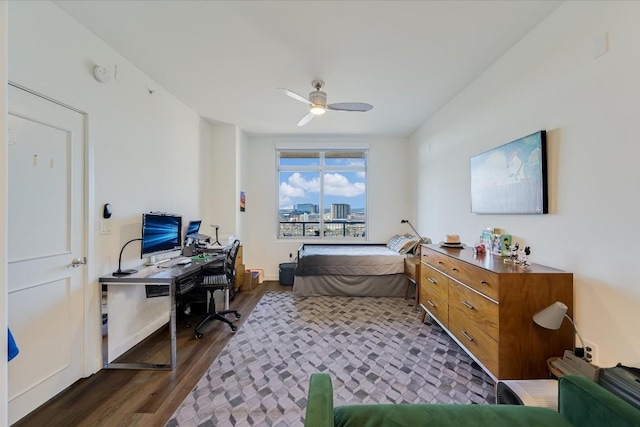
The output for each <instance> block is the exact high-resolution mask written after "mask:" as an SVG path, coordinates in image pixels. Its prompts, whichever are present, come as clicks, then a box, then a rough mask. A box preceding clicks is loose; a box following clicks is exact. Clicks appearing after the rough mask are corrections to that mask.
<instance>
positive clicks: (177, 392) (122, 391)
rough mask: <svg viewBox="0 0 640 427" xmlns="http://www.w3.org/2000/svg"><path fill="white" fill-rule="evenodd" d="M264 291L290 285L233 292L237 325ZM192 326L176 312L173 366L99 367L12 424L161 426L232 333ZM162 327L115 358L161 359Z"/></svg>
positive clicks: (220, 326)
mask: <svg viewBox="0 0 640 427" xmlns="http://www.w3.org/2000/svg"><path fill="white" fill-rule="evenodd" d="M267 291H282V292H290V291H291V287H287V286H281V285H280V284H279V283H278V282H264V283H263V284H262V285H259V286H258V287H257V288H256V289H254V290H252V291H242V292H240V293H238V294H237V295H236V297H235V299H234V301H233V302H232V303H231V308H233V309H236V310H238V311H239V312H240V313H241V314H242V318H241V319H240V320H239V321H238V322H237V323H236V325H238V327H240V325H242V323H243V322H244V321H245V320H246V319H247V317H248V316H249V314H250V313H251V311H252V310H253V308H254V307H255V306H256V304H257V303H258V301H260V298H262V296H263V295H264V293H265V292H267ZM231 317H232V316H231ZM194 320H197V319H194ZM194 326H195V323H194ZM194 326H192V327H191V328H186V327H185V326H184V322H182V321H181V319H180V318H178V324H177V334H176V335H177V351H178V362H177V365H178V366H177V368H176V369H175V370H173V371H146V370H141V371H134V370H104V369H103V370H101V371H99V372H97V373H96V374H94V375H92V376H91V377H89V378H84V379H81V380H80V381H78V382H76V383H75V384H73V385H72V386H71V387H69V388H68V389H66V390H65V391H63V392H62V393H60V394H59V395H57V396H56V397H54V398H53V399H51V400H50V401H48V402H47V403H45V404H44V405H42V406H41V407H40V408H38V409H37V410H35V411H34V412H32V413H31V414H29V415H27V416H26V417H25V418H23V419H22V420H20V421H19V422H17V423H15V424H14V426H16V427H25V426H37V427H41V426H47V427H54V426H60V427H70V426H118V427H119V426H145V427H146V426H164V425H165V423H166V422H167V421H168V420H169V417H170V416H171V415H172V414H173V412H174V411H175V410H176V409H177V408H178V406H179V405H180V403H181V402H182V401H183V400H184V399H185V397H187V395H188V394H189V392H190V391H191V390H192V389H193V387H194V386H195V385H196V383H197V382H198V380H199V379H200V378H201V377H202V376H203V375H204V373H205V372H206V371H207V369H208V368H209V366H210V365H211V364H212V363H213V361H214V360H215V358H216V357H217V356H218V354H219V353H220V352H221V351H222V349H223V348H224V346H225V345H226V344H227V342H229V340H230V339H231V338H232V337H233V334H232V333H231V332H230V329H229V327H228V325H226V324H224V323H222V322H218V321H212V322H210V323H209V325H208V326H207V327H206V328H205V329H204V337H202V339H199V340H196V339H195V338H194V335H193V327H194ZM163 329H164V330H160V331H158V332H157V333H156V334H154V335H152V336H151V337H149V338H148V339H146V340H145V341H144V342H143V343H141V344H139V345H138V346H136V347H135V348H134V349H132V350H130V351H129V352H128V353H127V354H126V355H125V356H123V358H121V359H119V360H122V361H126V358H127V357H135V358H136V359H139V358H142V359H140V360H145V361H155V360H159V361H160V362H162V361H164V362H166V360H167V359H168V354H169V350H168V348H169V347H168V337H167V335H168V328H166V329H165V328H163Z"/></svg>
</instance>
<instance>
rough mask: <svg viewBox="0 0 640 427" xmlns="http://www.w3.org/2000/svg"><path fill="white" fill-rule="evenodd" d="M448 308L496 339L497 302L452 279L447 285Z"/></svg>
mask: <svg viewBox="0 0 640 427" xmlns="http://www.w3.org/2000/svg"><path fill="white" fill-rule="evenodd" d="M449 310H450V311H451V312H454V311H455V312H456V313H458V317H460V319H461V320H462V319H464V322H465V324H469V325H473V327H474V328H477V329H479V330H482V332H484V333H485V334H487V335H488V336H490V337H491V338H493V339H494V340H496V341H497V340H498V338H499V335H498V315H499V310H498V304H496V303H494V302H492V301H490V300H488V299H487V298H485V297H483V296H482V295H479V294H478V293H476V292H474V291H472V290H470V289H468V288H465V287H464V286H462V285H460V284H459V283H455V282H453V281H451V282H450V285H449Z"/></svg>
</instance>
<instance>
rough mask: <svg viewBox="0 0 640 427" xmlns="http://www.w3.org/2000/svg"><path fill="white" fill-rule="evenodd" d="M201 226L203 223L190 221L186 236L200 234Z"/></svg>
mask: <svg viewBox="0 0 640 427" xmlns="http://www.w3.org/2000/svg"><path fill="white" fill-rule="evenodd" d="M200 224H202V221H189V225H187V234H186V236H187V237H190V236H189V235H190V234H198V231H200Z"/></svg>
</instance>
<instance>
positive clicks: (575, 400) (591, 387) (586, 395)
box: [558, 375, 640, 427]
mask: <svg viewBox="0 0 640 427" xmlns="http://www.w3.org/2000/svg"><path fill="white" fill-rule="evenodd" d="M559 381H560V385H559V387H560V389H559V392H558V399H559V401H558V409H559V412H560V414H562V416H563V417H564V418H566V419H567V420H568V421H570V422H571V423H573V424H574V425H576V426H581V427H592V426H593V427H599V426H605V425H609V426H616V427H632V426H639V425H640V410H639V409H637V408H635V407H633V406H632V405H631V404H629V403H628V402H625V401H624V400H622V399H621V398H620V397H618V396H616V395H615V394H613V393H611V392H610V391H609V390H607V389H605V388H604V387H602V386H601V385H599V384H598V383H596V382H594V381H592V380H590V379H588V378H586V377H583V376H580V375H565V376H563V377H561V378H560V380H559Z"/></svg>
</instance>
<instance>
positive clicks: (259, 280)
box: [249, 268, 264, 284]
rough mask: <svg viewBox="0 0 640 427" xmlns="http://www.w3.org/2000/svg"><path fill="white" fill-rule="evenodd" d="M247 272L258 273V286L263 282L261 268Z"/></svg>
mask: <svg viewBox="0 0 640 427" xmlns="http://www.w3.org/2000/svg"><path fill="white" fill-rule="evenodd" d="M249 271H251V272H252V273H253V272H256V273H258V284H262V282H264V270H263V269H261V268H250V269H249Z"/></svg>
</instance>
